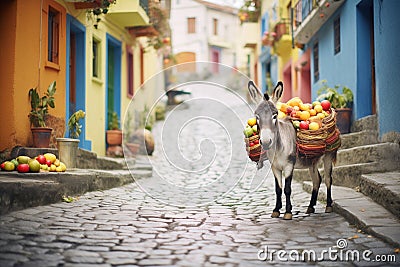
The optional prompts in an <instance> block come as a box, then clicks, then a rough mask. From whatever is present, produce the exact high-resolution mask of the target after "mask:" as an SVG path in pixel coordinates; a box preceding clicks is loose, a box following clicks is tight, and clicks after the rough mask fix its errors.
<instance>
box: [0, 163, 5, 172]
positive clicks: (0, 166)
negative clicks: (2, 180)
mask: <svg viewBox="0 0 400 267" xmlns="http://www.w3.org/2000/svg"><path fill="white" fill-rule="evenodd" d="M4 165H5V162H3V163H2V164H0V169H2V170H4Z"/></svg>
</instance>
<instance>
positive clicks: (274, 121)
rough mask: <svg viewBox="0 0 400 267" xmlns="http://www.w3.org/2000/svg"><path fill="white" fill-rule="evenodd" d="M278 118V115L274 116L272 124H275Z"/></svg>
mask: <svg viewBox="0 0 400 267" xmlns="http://www.w3.org/2000/svg"><path fill="white" fill-rule="evenodd" d="M277 117H278V114H274V115H272V123H273V124H275V123H276V118H277Z"/></svg>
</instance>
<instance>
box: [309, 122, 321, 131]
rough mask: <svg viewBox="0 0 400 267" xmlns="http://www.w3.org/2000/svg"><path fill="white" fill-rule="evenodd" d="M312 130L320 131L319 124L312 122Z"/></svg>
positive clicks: (310, 126) (310, 127)
mask: <svg viewBox="0 0 400 267" xmlns="http://www.w3.org/2000/svg"><path fill="white" fill-rule="evenodd" d="M308 128H309V129H310V130H318V129H319V124H318V123H316V122H311V123H310V125H309V126H308Z"/></svg>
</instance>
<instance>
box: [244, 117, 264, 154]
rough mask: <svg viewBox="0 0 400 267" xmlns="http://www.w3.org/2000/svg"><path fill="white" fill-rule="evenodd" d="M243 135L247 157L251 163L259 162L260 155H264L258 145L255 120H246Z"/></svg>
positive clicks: (258, 138) (257, 129) (258, 139)
mask: <svg viewBox="0 0 400 267" xmlns="http://www.w3.org/2000/svg"><path fill="white" fill-rule="evenodd" d="M243 133H244V136H245V138H244V142H245V144H246V151H247V155H248V156H249V158H250V159H251V160H252V161H259V160H260V157H261V155H262V154H263V153H265V151H263V150H262V146H261V144H260V135H259V128H258V125H257V120H256V119H255V118H250V119H248V120H247V125H246V127H245V129H244V131H243Z"/></svg>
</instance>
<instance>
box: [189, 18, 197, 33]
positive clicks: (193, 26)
mask: <svg viewBox="0 0 400 267" xmlns="http://www.w3.org/2000/svg"><path fill="white" fill-rule="evenodd" d="M187 33H188V34H194V33H196V17H188V18H187Z"/></svg>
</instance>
